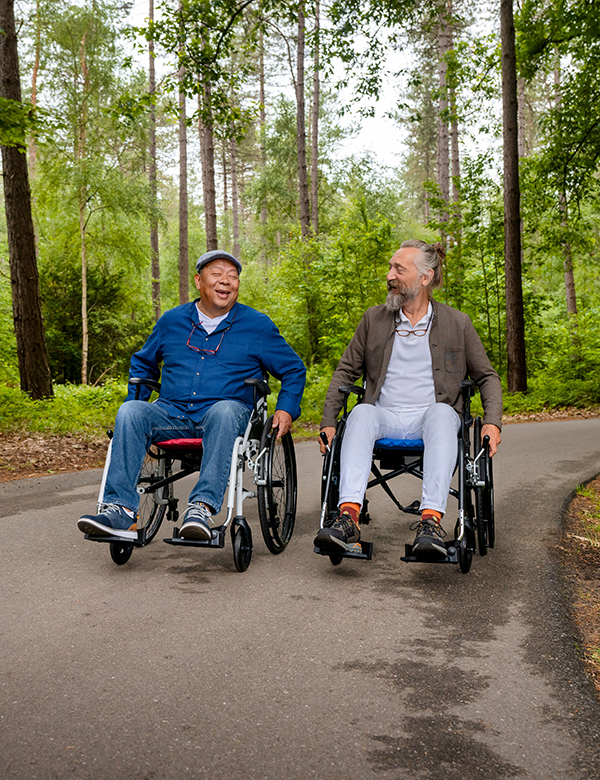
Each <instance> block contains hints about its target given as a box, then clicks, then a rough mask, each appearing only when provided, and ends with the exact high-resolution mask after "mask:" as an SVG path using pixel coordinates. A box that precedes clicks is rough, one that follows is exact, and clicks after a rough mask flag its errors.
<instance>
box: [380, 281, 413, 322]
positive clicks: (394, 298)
mask: <svg viewBox="0 0 600 780" xmlns="http://www.w3.org/2000/svg"><path fill="white" fill-rule="evenodd" d="M418 294H419V283H418V281H417V282H416V283H415V284H414V285H413V287H409V288H407V289H405V290H397V291H394V290H390V291H389V292H388V294H387V298H386V299H385V308H386V309H387V310H388V311H391V312H392V314H398V312H399V311H400V309H401V308H402V307H403V306H404V304H406V303H410V302H411V301H414V300H415V298H416V297H417V295H418Z"/></svg>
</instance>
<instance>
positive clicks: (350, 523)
mask: <svg viewBox="0 0 600 780" xmlns="http://www.w3.org/2000/svg"><path fill="white" fill-rule="evenodd" d="M337 523H338V525H339V528H340V529H341V530H342V531H343V532H344V534H347V535H348V536H350V535H351V534H353V533H354V531H355V530H356V523H355V522H354V520H353V519H352V518H351V517H350V515H347V514H343V515H340V517H339V519H338V521H337Z"/></svg>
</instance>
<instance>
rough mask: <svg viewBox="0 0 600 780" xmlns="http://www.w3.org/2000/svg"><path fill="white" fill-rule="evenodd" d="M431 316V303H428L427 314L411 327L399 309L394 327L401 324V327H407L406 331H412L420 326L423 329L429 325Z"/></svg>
mask: <svg viewBox="0 0 600 780" xmlns="http://www.w3.org/2000/svg"><path fill="white" fill-rule="evenodd" d="M432 316H433V306H432V305H431V301H429V304H428V305H427V313H426V314H425V315H424V316H423V317H421V319H420V320H419V321H418V322H417V324H416V325H412V323H411V321H410V320H409V319H408V317H407V316H406V314H405V313H404V310H403V309H400V311H399V313H398V315H396V325H398V324H399V323H402V324H403V325H407V326H408V330H414V329H415V328H418V327H419V325H422V326H423V327H427V326H428V325H429V320H430V319H431V317H432Z"/></svg>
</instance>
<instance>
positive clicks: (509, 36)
mask: <svg viewBox="0 0 600 780" xmlns="http://www.w3.org/2000/svg"><path fill="white" fill-rule="evenodd" d="M500 40H501V45H502V118H503V140H504V274H505V287H506V358H507V388H508V392H509V393H516V392H526V391H527V368H526V359H525V317H524V313H523V286H522V278H521V215H520V199H521V192H520V188H519V140H518V106H517V60H516V53H515V25H514V17H513V0H500Z"/></svg>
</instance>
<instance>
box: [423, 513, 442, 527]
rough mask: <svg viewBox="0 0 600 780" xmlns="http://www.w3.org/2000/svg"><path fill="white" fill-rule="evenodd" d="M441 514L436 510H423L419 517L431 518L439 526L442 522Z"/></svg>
mask: <svg viewBox="0 0 600 780" xmlns="http://www.w3.org/2000/svg"><path fill="white" fill-rule="evenodd" d="M443 516H444V515H443V514H442V512H438V510H437V509H424V510H423V511H422V512H421V517H431V518H432V519H433V520H435V522H436V523H437V524H438V525H439V524H441V522H442V517H443Z"/></svg>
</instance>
